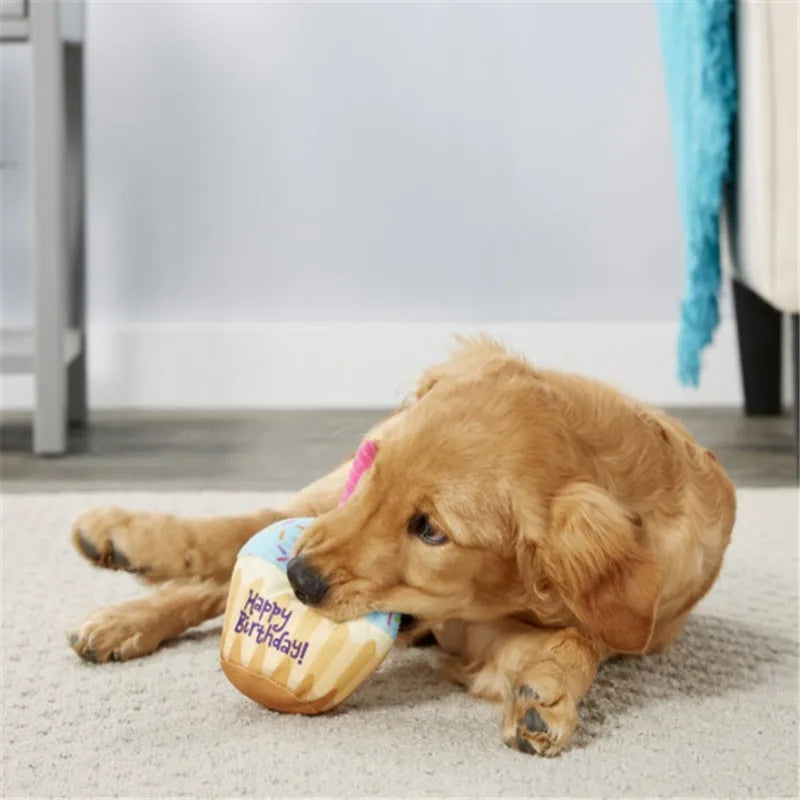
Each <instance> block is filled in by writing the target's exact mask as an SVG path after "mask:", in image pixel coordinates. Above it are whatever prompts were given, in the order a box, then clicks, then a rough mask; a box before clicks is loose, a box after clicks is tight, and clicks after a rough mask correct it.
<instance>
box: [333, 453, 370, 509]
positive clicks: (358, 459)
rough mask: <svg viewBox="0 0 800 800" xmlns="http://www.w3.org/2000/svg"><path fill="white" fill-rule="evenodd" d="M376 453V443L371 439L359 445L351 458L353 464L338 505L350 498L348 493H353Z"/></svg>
mask: <svg viewBox="0 0 800 800" xmlns="http://www.w3.org/2000/svg"><path fill="white" fill-rule="evenodd" d="M376 455H378V443H377V442H376V441H374V440H373V439H367V440H365V441H364V442H363V444H362V445H361V447H359V448H358V450H357V452H356V454H355V457H354V458H353V464H352V466H351V467H350V474H349V475H348V476H347V483H346V484H345V487H344V491H343V492H342V498H341V500H339V505H340V506H341V505H343V504H344V503H346V502H347V501H348V500H349V499H350V495H351V494H353V492H354V491H355V490H356V486H358V481H359V480H360V479H361V476H362V475H363V474H364V473H365V472H366V471H367V470H368V469H369V468H370V467H371V466H372V462H373V461H375V456H376Z"/></svg>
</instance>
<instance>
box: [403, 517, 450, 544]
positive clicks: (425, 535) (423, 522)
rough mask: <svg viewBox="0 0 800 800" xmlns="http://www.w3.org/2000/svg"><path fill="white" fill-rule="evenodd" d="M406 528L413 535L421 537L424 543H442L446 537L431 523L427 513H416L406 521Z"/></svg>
mask: <svg viewBox="0 0 800 800" xmlns="http://www.w3.org/2000/svg"><path fill="white" fill-rule="evenodd" d="M408 530H409V532H410V533H413V534H414V536H417V537H418V538H420V539H422V541H423V542H425V544H444V543H445V542H446V541H447V537H446V536H445V535H444V534H443V533H442V532H441V531H437V530H436V528H434V527H433V525H431V521H430V520H429V519H428V515H427V514H417V515H416V516H415V517H412V518H411V522H409V523H408Z"/></svg>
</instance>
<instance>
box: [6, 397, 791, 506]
mask: <svg viewBox="0 0 800 800" xmlns="http://www.w3.org/2000/svg"><path fill="white" fill-rule="evenodd" d="M382 413H383V412H379V411H359V410H336V411H226V412H221V411H206V412H200V411H181V412H131V411H124V412H122V411H119V412H111V411H108V412H95V413H93V414H92V422H91V425H90V427H89V428H87V429H85V430H74V431H72V432H71V434H70V454H69V455H67V456H63V457H60V458H37V457H35V456H33V455H31V428H30V418H29V416H27V415H19V414H8V415H5V416H3V417H2V418H1V419H0V479H2V485H3V489H4V491H7V492H35V491H40V492H41V491H65V490H77V491H94V490H101V489H114V490H125V489H130V490H153V491H171V490H180V489H190V490H191V489H231V490H235V489H240V490H244V489H254V490H261V491H271V490H281V489H297V488H299V487H301V486H303V485H305V484H306V483H308V482H309V481H311V480H313V479H315V478H317V477H319V476H320V475H321V474H323V473H324V472H325V471H327V470H328V469H329V468H331V467H333V466H335V465H336V464H337V463H338V462H339V461H341V460H342V459H343V458H345V457H346V456H347V455H348V453H350V452H352V450H353V449H354V448H355V447H356V446H357V445H358V442H359V441H360V439H361V436H362V434H363V433H364V431H365V430H366V429H367V428H368V427H369V426H370V425H371V424H372V423H373V422H374V421H375V420H377V419H378V418H379V417H381V416H382ZM672 413H673V414H674V415H675V416H677V417H679V418H680V419H681V420H682V421H683V422H684V424H685V425H686V426H687V427H688V428H689V429H690V430H691V431H692V432H693V433H694V435H695V436H696V437H697V439H698V440H699V441H700V442H702V443H703V444H704V445H705V446H707V447H710V448H711V449H712V450H713V451H714V452H715V453H716V454H717V456H718V457H719V459H720V460H721V461H722V463H723V464H724V465H725V467H726V468H727V469H728V471H729V473H730V475H731V477H732V478H733V480H734V481H735V483H736V484H737V485H739V486H780V485H792V484H794V483H795V466H794V446H793V445H794V434H793V425H792V420H791V417H790V416H789V415H784V416H782V417H749V418H748V417H745V416H744V415H743V414H742V412H741V411H740V410H738V409H731V408H711V409H708V408H704V409H679V410H673V411H672Z"/></svg>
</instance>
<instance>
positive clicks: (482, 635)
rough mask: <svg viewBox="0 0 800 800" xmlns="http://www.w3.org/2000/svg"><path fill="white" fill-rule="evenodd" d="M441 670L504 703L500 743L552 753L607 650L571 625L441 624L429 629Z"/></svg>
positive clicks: (565, 738)
mask: <svg viewBox="0 0 800 800" xmlns="http://www.w3.org/2000/svg"><path fill="white" fill-rule="evenodd" d="M436 637H437V639H438V641H439V643H440V645H441V647H442V649H444V650H445V652H446V653H448V654H449V655H448V657H447V660H446V662H445V672H446V674H447V675H448V677H450V678H451V679H453V680H455V681H456V682H458V683H461V684H462V685H464V686H466V687H467V689H468V690H469V691H470V693H471V694H473V695H475V696H477V697H483V698H485V699H487V700H494V701H500V702H502V703H503V722H502V737H503V741H504V742H505V743H506V744H507V745H509V747H513V748H514V749H516V750H521V751H522V752H524V753H538V754H540V755H547V756H552V755H556V754H557V753H558V752H560V751H561V750H562V749H563V748H564V746H565V745H566V744H567V742H569V740H570V738H571V737H572V734H573V733H574V731H575V727H576V725H577V723H578V704H579V703H580V701H581V698H582V697H583V696H584V695H585V694H586V692H587V691H588V690H589V687H590V686H591V684H592V681H593V680H594V676H595V673H596V672H597V666H598V664H599V663H600V661H601V660H602V658H604V657H606V655H607V653H605V652H601V650H600V649H599V648H598V647H597V646H596V645H595V644H593V643H592V642H590V641H589V640H588V639H587V638H586V637H585V636H584V635H583V634H582V633H580V632H579V631H578V630H576V629H575V628H564V629H558V630H556V629H546V628H536V627H534V626H531V625H527V624H525V623H522V622H517V621H515V620H498V621H495V622H485V623H484V622H481V623H463V622H458V623H446V624H445V625H444V626H441V627H440V628H439V629H438V630H437V631H436Z"/></svg>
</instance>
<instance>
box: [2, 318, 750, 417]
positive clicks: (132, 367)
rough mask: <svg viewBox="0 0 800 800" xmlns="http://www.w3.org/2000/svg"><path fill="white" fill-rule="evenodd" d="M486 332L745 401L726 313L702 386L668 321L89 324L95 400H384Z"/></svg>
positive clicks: (562, 361)
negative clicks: (463, 339) (685, 365)
mask: <svg viewBox="0 0 800 800" xmlns="http://www.w3.org/2000/svg"><path fill="white" fill-rule="evenodd" d="M456 332H459V333H476V332H486V333H488V334H490V335H492V336H495V337H496V338H498V339H500V340H501V341H502V342H504V343H506V344H507V345H508V346H509V347H510V348H511V349H513V350H515V351H516V352H519V353H522V354H523V355H525V356H527V357H528V358H529V359H530V360H531V361H532V362H534V363H536V364H538V365H540V366H549V367H555V368H558V369H563V370H568V371H575V372H580V373H583V374H586V375H591V376H594V377H597V378H600V379H603V380H606V381H608V382H610V383H612V384H614V385H616V386H618V387H619V388H621V389H622V390H624V391H626V392H628V393H630V394H632V395H634V396H636V397H638V398H640V399H642V400H646V401H649V402H651V403H654V404H657V405H669V406H680V405H738V404H740V403H741V401H742V392H741V386H740V379H739V367H738V358H737V354H736V335H735V330H734V326H733V324H732V323H731V322H726V323H723V325H722V326H721V327H720V328H719V330H718V331H717V333H716V336H715V339H714V344H713V346H712V347H711V348H709V350H708V351H707V352H706V354H705V356H704V369H703V376H702V383H701V386H700V388H699V389H696V390H695V389H685V388H682V387H681V386H680V385H679V384H678V381H677V379H676V378H675V372H676V369H675V338H676V326H675V324H674V323H670V322H652V323H649V322H600V323H598V322H576V323H566V322H522V323H501V324H497V323H496V324H487V325H459V324H439V323H436V324H428V323H419V324H417V323H412V324H408V325H404V324H399V323H390V324H371V323H365V324H330V325H323V324H319V325H311V324H268V325H210V326H173V325H147V326H97V327H94V328H91V329H90V331H89V348H88V352H89V359H90V393H89V396H90V403H91V407H93V408H160V409H169V408H295V407H296V408H346V407H353V408H381V407H388V406H391V405H393V404H395V403H397V402H398V400H400V399H401V398H402V397H403V396H404V395H405V393H406V392H407V391H408V390H409V389H410V388H411V386H412V385H413V381H414V378H415V376H416V375H417V374H418V373H419V372H420V370H422V369H423V368H424V367H425V366H427V365H428V364H430V363H432V362H434V361H436V360H438V359H440V358H442V357H443V356H444V355H445V353H446V352H447V348H448V345H449V343H450V342H451V341H452V335H453V333H456ZM1 386H2V407H3V408H4V409H8V410H11V409H27V408H30V407H31V403H32V397H33V391H32V381H31V379H30V378H26V377H23V378H19V377H16V376H6V377H4V378H3V380H2V384H1Z"/></svg>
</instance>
